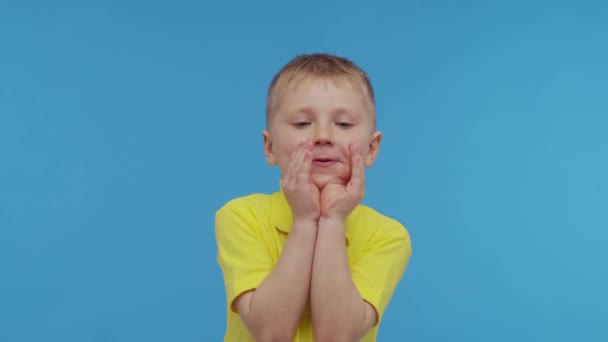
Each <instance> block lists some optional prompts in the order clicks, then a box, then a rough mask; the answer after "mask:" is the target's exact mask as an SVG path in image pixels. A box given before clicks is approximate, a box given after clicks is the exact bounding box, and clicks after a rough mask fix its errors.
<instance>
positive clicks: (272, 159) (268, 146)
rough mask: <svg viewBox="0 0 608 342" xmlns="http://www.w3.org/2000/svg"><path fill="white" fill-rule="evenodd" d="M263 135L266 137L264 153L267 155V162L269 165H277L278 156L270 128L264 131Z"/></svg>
mask: <svg viewBox="0 0 608 342" xmlns="http://www.w3.org/2000/svg"><path fill="white" fill-rule="evenodd" d="M262 137H263V138H264V155H265V156H266V162H268V165H276V164H277V158H276V156H275V155H274V151H273V150H272V136H271V135H270V132H269V131H268V130H263V131H262Z"/></svg>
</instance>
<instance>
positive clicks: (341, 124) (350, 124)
mask: <svg viewBox="0 0 608 342" xmlns="http://www.w3.org/2000/svg"><path fill="white" fill-rule="evenodd" d="M336 125H338V126H339V127H342V128H349V127H352V126H354V125H353V124H352V123H350V122H337V123H336Z"/></svg>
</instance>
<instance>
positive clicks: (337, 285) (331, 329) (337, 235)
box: [311, 219, 377, 341]
mask: <svg viewBox="0 0 608 342" xmlns="http://www.w3.org/2000/svg"><path fill="white" fill-rule="evenodd" d="M317 235H318V236H317V243H316V247H315V254H314V261H313V271H312V288H311V307H312V317H313V324H314V327H315V336H316V337H317V339H318V340H319V341H329V340H332V341H358V340H359V339H360V338H361V337H363V335H365V333H366V332H367V331H368V330H369V329H370V328H372V327H373V326H374V324H375V323H376V320H377V315H376V311H375V310H374V308H373V307H372V306H371V305H370V304H369V303H367V302H365V301H364V300H363V299H362V298H361V295H360V294H359V292H358V291H357V288H356V287H355V284H354V282H353V280H352V276H351V271H350V268H349V265H348V258H347V253H346V244H345V243H344V222H343V221H342V220H336V219H321V220H320V221H319V231H318V233H317Z"/></svg>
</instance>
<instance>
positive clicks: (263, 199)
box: [216, 193, 272, 215]
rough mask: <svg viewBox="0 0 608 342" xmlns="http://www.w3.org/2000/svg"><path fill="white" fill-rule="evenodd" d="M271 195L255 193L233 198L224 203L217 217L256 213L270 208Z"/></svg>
mask: <svg viewBox="0 0 608 342" xmlns="http://www.w3.org/2000/svg"><path fill="white" fill-rule="evenodd" d="M271 196H272V195H271V194H266V193H255V194H250V195H245V196H241V197H236V198H233V199H231V200H229V201H227V202H226V203H224V204H223V205H222V206H221V207H220V208H219V209H218V210H217V211H216V215H221V214H227V213H229V212H239V211H248V210H253V211H254V212H257V211H260V210H263V209H265V208H269V207H270V203H271V198H272V197H271Z"/></svg>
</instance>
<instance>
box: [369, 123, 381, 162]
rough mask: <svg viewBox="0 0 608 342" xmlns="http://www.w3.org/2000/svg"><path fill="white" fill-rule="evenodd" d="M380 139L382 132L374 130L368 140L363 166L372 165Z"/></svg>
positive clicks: (378, 148)
mask: <svg viewBox="0 0 608 342" xmlns="http://www.w3.org/2000/svg"><path fill="white" fill-rule="evenodd" d="M381 140H382V133H381V132H379V131H375V132H374V133H372V138H371V140H370V142H369V146H368V150H367V155H366V156H365V167H372V165H374V162H375V161H376V158H377V157H378V152H379V151H380V141H381Z"/></svg>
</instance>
